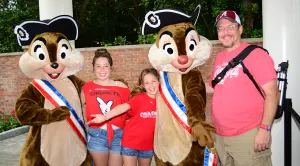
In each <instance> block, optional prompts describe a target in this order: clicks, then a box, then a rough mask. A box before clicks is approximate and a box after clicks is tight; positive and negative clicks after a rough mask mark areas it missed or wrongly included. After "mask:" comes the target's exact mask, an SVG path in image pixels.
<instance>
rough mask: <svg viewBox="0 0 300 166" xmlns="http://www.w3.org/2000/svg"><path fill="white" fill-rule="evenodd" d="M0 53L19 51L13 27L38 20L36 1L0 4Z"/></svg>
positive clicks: (13, 1)
mask: <svg viewBox="0 0 300 166" xmlns="http://www.w3.org/2000/svg"><path fill="white" fill-rule="evenodd" d="M0 7H1V8H0V53H1V52H14V51H21V50H22V48H21V47H20V46H19V45H18V43H17V37H16V35H15V34H14V32H13V30H14V27H15V26H16V25H17V24H19V23H21V21H24V20H27V19H38V13H39V11H38V0H30V1H29V0H28V1H26V0H7V1H1V2H0Z"/></svg>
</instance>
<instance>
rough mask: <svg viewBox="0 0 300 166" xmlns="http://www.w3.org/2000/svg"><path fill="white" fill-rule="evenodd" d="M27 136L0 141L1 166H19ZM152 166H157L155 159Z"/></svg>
mask: <svg viewBox="0 0 300 166" xmlns="http://www.w3.org/2000/svg"><path fill="white" fill-rule="evenodd" d="M25 138H26V134H22V135H19V136H16V137H13V138H10V139H6V140H3V141H0V166H18V162H19V155H20V151H21V149H22V147H23V145H24V142H25ZM151 166H155V163H154V159H153V160H152V163H151Z"/></svg>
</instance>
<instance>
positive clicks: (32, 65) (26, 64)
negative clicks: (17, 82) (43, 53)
mask: <svg viewBox="0 0 300 166" xmlns="http://www.w3.org/2000/svg"><path fill="white" fill-rule="evenodd" d="M49 63H50V61H49V58H47V57H45V59H43V60H41V59H38V58H36V57H34V56H32V55H30V54H29V52H26V53H24V54H23V55H22V56H21V57H20V60H19V66H20V69H21V71H22V72H23V73H24V74H25V75H26V76H27V77H29V78H37V79H45V73H44V71H43V68H44V66H46V65H47V64H49Z"/></svg>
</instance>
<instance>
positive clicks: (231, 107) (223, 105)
mask: <svg viewBox="0 0 300 166" xmlns="http://www.w3.org/2000/svg"><path fill="white" fill-rule="evenodd" d="M248 45H249V44H247V43H245V42H242V43H241V45H240V46H239V47H238V48H236V49H235V50H233V51H230V52H227V51H223V52H221V53H219V54H218V55H217V58H216V61H215V65H214V70H213V74H212V76H211V79H210V84H211V80H212V79H214V78H215V77H216V76H217V75H218V74H219V73H220V72H221V71H222V70H223V69H224V68H225V67H226V66H227V64H228V62H229V61H230V60H231V59H232V58H234V57H236V56H237V55H238V54H239V53H240V52H241V51H242V50H243V49H244V48H246V47H247V46H248ZM243 62H244V64H245V66H246V67H247V69H248V70H249V72H250V73H251V74H252V75H253V77H254V80H255V81H256V82H257V84H258V85H259V86H260V87H262V86H263V85H264V84H266V83H268V82H270V81H271V80H273V79H277V76H276V71H275V68H274V62H273V60H272V58H271V57H270V56H269V55H268V54H267V53H266V52H265V51H264V50H262V49H255V50H253V51H252V52H251V53H250V54H249V55H248V56H247V58H245V59H244V61H243ZM263 112H264V99H263V98H262V96H261V95H260V93H259V92H258V90H257V89H256V88H255V86H254V84H253V83H252V81H251V80H250V79H249V78H248V76H247V75H246V74H245V73H244V72H243V68H242V66H241V65H240V64H239V65H237V66H236V67H235V68H233V69H230V70H229V71H228V72H227V73H226V75H225V76H224V78H223V79H222V80H221V81H220V82H219V83H218V84H217V85H216V86H215V88H214V95H213V99H212V119H213V123H214V126H215V127H216V133H217V134H219V135H223V136H233V135H239V134H242V133H243V132H246V131H248V130H250V129H252V128H254V127H256V126H258V125H259V124H260V123H261V121H262V117H263Z"/></svg>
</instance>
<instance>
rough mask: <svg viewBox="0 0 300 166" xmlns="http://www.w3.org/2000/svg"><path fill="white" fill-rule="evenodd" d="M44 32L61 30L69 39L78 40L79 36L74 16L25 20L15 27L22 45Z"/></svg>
mask: <svg viewBox="0 0 300 166" xmlns="http://www.w3.org/2000/svg"><path fill="white" fill-rule="evenodd" d="M44 32H59V33H62V34H64V35H65V36H66V37H67V38H68V40H76V39H77V37H78V26H77V23H76V21H75V20H74V18H73V17H71V16H69V15H60V16H57V17H54V18H53V19H49V20H43V21H35V20H34V21H24V22H22V23H21V24H19V25H17V26H16V27H15V29H14V33H15V34H16V35H17V40H18V43H19V45H20V46H26V45H30V43H31V41H32V39H33V38H34V37H35V36H36V35H39V34H42V33H44Z"/></svg>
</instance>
